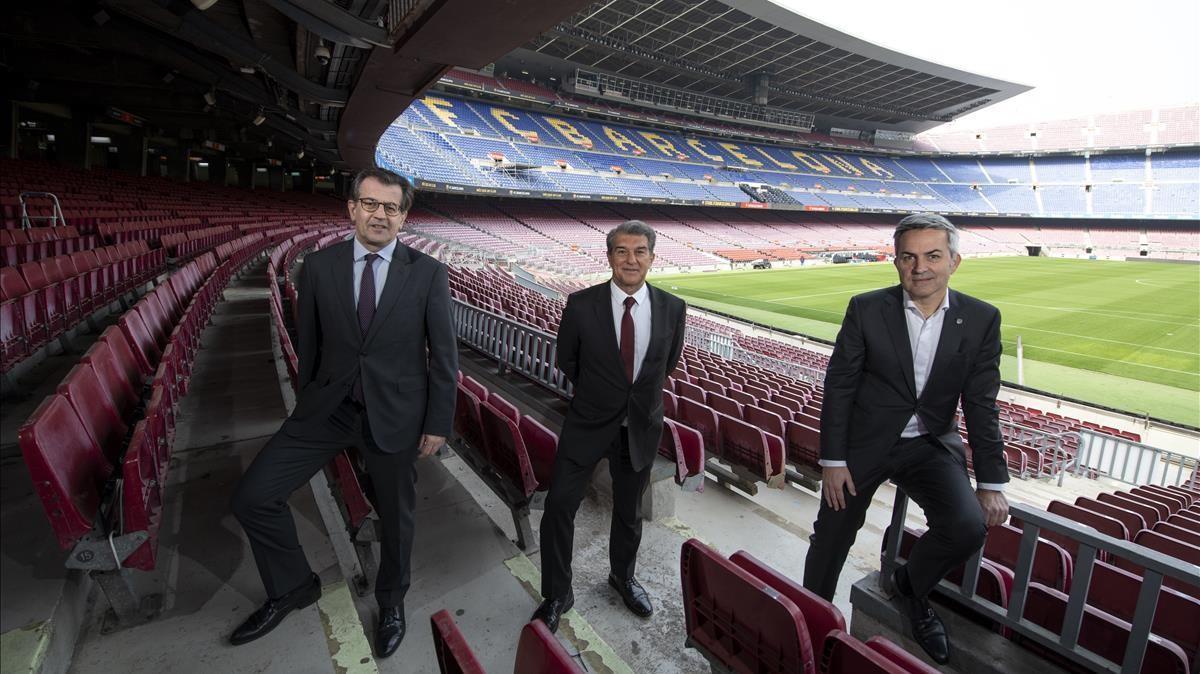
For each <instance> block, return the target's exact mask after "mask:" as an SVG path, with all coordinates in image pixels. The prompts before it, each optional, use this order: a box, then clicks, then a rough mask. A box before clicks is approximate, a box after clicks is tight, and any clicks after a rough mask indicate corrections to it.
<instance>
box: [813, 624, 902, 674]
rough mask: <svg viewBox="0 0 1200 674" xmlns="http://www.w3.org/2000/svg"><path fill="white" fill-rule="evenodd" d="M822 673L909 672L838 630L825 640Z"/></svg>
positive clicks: (900, 673)
mask: <svg viewBox="0 0 1200 674" xmlns="http://www.w3.org/2000/svg"><path fill="white" fill-rule="evenodd" d="M821 671H822V672H824V673H825V674H906V673H907V671H908V670H906V669H904V667H903V666H902V665H900V664H898V663H895V662H893V661H891V660H890V659H888V658H887V657H886V656H885V655H884V654H883V653H880V652H879V651H877V650H875V649H873V648H869V647H868V646H867V645H866V644H864V643H863V642H861V641H859V640H858V639H855V638H854V637H852V636H850V635H849V634H846V633H845V632H843V631H841V630H837V631H835V632H833V633H831V634H830V635H829V636H828V637H827V638H826V639H825V648H824V651H823V652H822V654H821Z"/></svg>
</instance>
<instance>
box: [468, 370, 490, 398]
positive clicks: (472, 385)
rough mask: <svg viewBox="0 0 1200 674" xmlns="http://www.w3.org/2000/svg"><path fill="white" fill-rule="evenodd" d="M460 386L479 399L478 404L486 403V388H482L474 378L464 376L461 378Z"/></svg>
mask: <svg viewBox="0 0 1200 674" xmlns="http://www.w3.org/2000/svg"><path fill="white" fill-rule="evenodd" d="M462 385H463V387H465V388H466V389H467V390H468V391H470V392H471V393H473V394H474V395H475V397H476V398H478V399H479V402H481V403H485V402H487V399H488V390H487V387H486V386H484V385H483V384H480V383H479V382H478V381H477V380H476V379H475V378H474V377H471V376H469V375H468V376H464V377H463V378H462Z"/></svg>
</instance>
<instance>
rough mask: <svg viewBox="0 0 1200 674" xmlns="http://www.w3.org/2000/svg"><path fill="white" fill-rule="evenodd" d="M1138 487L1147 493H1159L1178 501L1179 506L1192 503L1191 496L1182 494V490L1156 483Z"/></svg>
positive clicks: (1182, 506) (1183, 506)
mask: <svg viewBox="0 0 1200 674" xmlns="http://www.w3.org/2000/svg"><path fill="white" fill-rule="evenodd" d="M1139 489H1142V490H1144V491H1146V492H1149V493H1154V494H1161V495H1163V496H1165V497H1167V498H1169V499H1173V500H1175V501H1178V502H1179V507H1180V508H1186V507H1188V506H1190V505H1192V496H1191V495H1190V494H1184V493H1182V492H1178V491H1172V490H1170V489H1167V488H1166V487H1160V486H1158V485H1156V484H1147V485H1143V486H1141V487H1139Z"/></svg>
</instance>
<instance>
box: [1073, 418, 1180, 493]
mask: <svg viewBox="0 0 1200 674" xmlns="http://www.w3.org/2000/svg"><path fill="white" fill-rule="evenodd" d="M1079 436H1080V442H1079V449H1078V450H1077V453H1076V461H1075V467H1074V470H1075V473H1076V474H1082V473H1085V472H1090V471H1095V472H1097V473H1099V474H1100V475H1102V476H1104V477H1107V478H1109V479H1111V480H1116V481H1118V482H1124V483H1126V484H1132V485H1143V484H1157V485H1163V486H1167V485H1172V486H1173V485H1180V484H1184V483H1193V484H1194V483H1195V481H1196V479H1197V477H1196V469H1197V465H1198V464H1200V461H1197V459H1196V457H1194V456H1186V455H1183V454H1178V453H1176V452H1170V451H1167V450H1165V449H1159V448H1157V447H1151V446H1150V445H1143V444H1141V443H1140V442H1134V441H1133V440H1126V439H1125V438H1117V437H1113V436H1111V435H1103V434H1100V433H1093V432H1091V431H1086V430H1085V431H1080V433H1079Z"/></svg>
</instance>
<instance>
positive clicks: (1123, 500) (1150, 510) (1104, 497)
mask: <svg viewBox="0 0 1200 674" xmlns="http://www.w3.org/2000/svg"><path fill="white" fill-rule="evenodd" d="M1096 500H1097V501H1099V502H1100V503H1107V504H1109V505H1112V506H1115V507H1117V508H1123V509H1125V510H1128V511H1130V512H1135V513H1137V514H1139V515H1141V516H1142V519H1143V520H1145V521H1146V526H1153V525H1154V523H1155V522H1157V521H1159V520H1161V519H1164V517H1165V516H1164V515H1162V513H1160V512H1159V509H1158V505H1157V504H1151V503H1146V502H1145V501H1142V500H1141V499H1139V498H1131V497H1130V496H1129V495H1128V494H1116V493H1105V494H1099V495H1097V496H1096Z"/></svg>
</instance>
